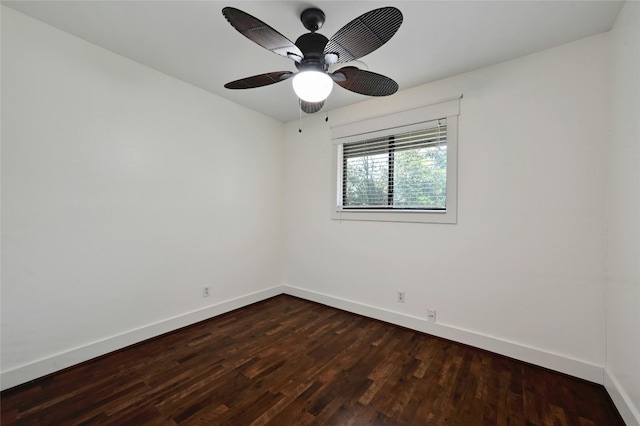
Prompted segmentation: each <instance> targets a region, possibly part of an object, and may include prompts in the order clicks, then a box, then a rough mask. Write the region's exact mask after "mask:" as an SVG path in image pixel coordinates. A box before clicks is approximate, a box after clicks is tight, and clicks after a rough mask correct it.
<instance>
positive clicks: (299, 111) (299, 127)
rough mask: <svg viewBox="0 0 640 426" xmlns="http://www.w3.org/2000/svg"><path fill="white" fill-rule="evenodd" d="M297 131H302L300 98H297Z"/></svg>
mask: <svg viewBox="0 0 640 426" xmlns="http://www.w3.org/2000/svg"><path fill="white" fill-rule="evenodd" d="M298 115H299V118H298V133H302V99H300V98H298Z"/></svg>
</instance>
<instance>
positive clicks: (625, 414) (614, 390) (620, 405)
mask: <svg viewBox="0 0 640 426" xmlns="http://www.w3.org/2000/svg"><path fill="white" fill-rule="evenodd" d="M604 387H605V389H606V390H607V392H608V393H609V396H610V397H611V399H612V400H613V403H614V404H615V406H616V408H617V409H618V412H619V413H620V415H621V416H622V420H624V422H625V423H626V424H627V426H640V411H638V407H634V405H633V402H632V401H631V398H629V396H628V395H627V393H626V392H625V391H624V389H623V388H622V386H620V383H619V382H618V380H617V379H616V377H615V376H614V375H613V373H611V371H609V369H608V368H605V369H604Z"/></svg>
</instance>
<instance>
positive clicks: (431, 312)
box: [427, 309, 436, 322]
mask: <svg viewBox="0 0 640 426" xmlns="http://www.w3.org/2000/svg"><path fill="white" fill-rule="evenodd" d="M427 321H429V322H436V310H435V309H427Z"/></svg>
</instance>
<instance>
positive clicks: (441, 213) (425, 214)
mask: <svg viewBox="0 0 640 426" xmlns="http://www.w3.org/2000/svg"><path fill="white" fill-rule="evenodd" d="M331 219H333V220H354V221H369V222H408V223H448V224H456V223H457V222H458V218H457V217H456V214H455V209H454V210H453V211H452V210H438V211H436V210H429V211H408V210H396V211H388V210H343V209H337V210H334V211H332V214H331Z"/></svg>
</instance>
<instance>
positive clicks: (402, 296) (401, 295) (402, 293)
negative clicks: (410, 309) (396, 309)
mask: <svg viewBox="0 0 640 426" xmlns="http://www.w3.org/2000/svg"><path fill="white" fill-rule="evenodd" d="M398 302H400V303H404V291H399V292H398Z"/></svg>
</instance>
